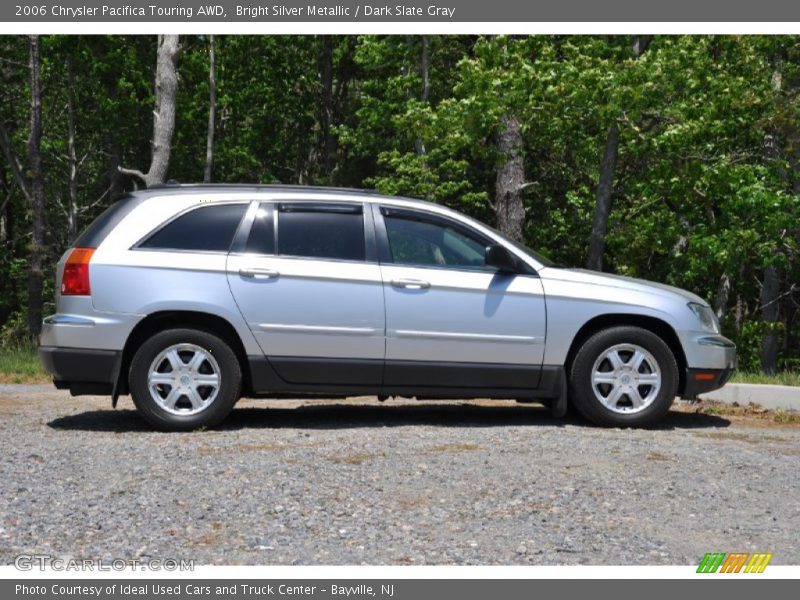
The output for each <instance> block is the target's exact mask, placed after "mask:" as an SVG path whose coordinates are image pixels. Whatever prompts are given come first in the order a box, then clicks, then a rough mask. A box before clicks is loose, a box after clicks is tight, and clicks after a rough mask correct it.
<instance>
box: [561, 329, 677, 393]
mask: <svg viewBox="0 0 800 600" xmlns="http://www.w3.org/2000/svg"><path fill="white" fill-rule="evenodd" d="M620 325H629V326H634V327H641V328H642V329H646V330H647V331H650V332H651V333H654V334H655V335H657V336H658V337H660V338H661V339H662V340H664V342H665V343H666V344H667V346H669V349H670V351H671V352H672V355H673V356H674V357H675V362H677V363H678V393H679V394H680V393H682V392H683V390H684V388H685V386H686V365H687V363H686V354H685V353H684V352H683V347H682V346H681V342H680V339H679V338H678V334H677V333H676V332H675V330H674V329H673V328H672V326H671V325H670V324H669V323H667V322H666V321H663V320H661V319H658V318H656V317H650V316H647V315H635V314H625V313H611V314H605V315H599V316H596V317H594V318H592V319H589V320H588V321H587V322H586V323H584V324H583V325H582V326H581V328H580V329H579V330H578V332H577V333H576V334H575V337H574V338H573V339H572V344H570V347H569V351H568V352H567V359H566V361H565V362H564V370H565V372H566V373H569V372H570V369H571V368H572V361H573V360H574V359H575V355H576V354H577V352H578V350H579V349H580V347H581V346H582V345H583V343H584V342H585V341H586V340H588V339H589V338H590V337H592V336H593V335H594V334H595V333H597V332H598V331H602V330H603V329H608V328H609V327H616V326H620Z"/></svg>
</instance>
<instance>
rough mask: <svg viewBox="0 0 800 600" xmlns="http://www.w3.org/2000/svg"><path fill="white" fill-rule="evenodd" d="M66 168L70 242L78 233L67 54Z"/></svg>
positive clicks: (71, 82) (72, 85) (71, 88)
mask: <svg viewBox="0 0 800 600" xmlns="http://www.w3.org/2000/svg"><path fill="white" fill-rule="evenodd" d="M67 166H68V169H69V185H68V188H69V199H68V202H67V239H69V241H70V242H71V241H72V240H74V239H75V237H76V236H77V232H78V155H77V152H76V150H75V81H74V74H73V65H72V56H71V55H69V54H68V55H67Z"/></svg>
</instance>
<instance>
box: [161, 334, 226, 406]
mask: <svg viewBox="0 0 800 600" xmlns="http://www.w3.org/2000/svg"><path fill="white" fill-rule="evenodd" d="M220 380H221V377H220V371H219V365H218V364H217V361H216V360H215V359H214V357H213V356H211V353H209V352H208V351H207V350H204V349H203V348H201V347H200V346H196V345H194V344H175V345H174V346H170V347H169V348H167V349H165V350H163V351H162V352H161V353H160V354H159V355H158V356H156V358H155V360H153V362H152V363H151V364H150V370H149V371H148V375H147V388H148V389H149V390H150V396H151V397H152V398H153V400H155V402H156V404H158V405H159V406H160V407H161V408H163V409H164V410H166V411H167V412H168V413H171V414H173V415H194V414H197V413H199V412H200V411H203V410H205V409H206V408H208V407H209V406H210V405H211V403H212V402H214V400H215V399H216V397H217V394H218V393H219V386H220Z"/></svg>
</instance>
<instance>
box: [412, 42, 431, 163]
mask: <svg viewBox="0 0 800 600" xmlns="http://www.w3.org/2000/svg"><path fill="white" fill-rule="evenodd" d="M419 63H420V64H419V71H420V77H421V78H422V92H421V94H420V100H422V102H425V103H427V102H428V99H429V97H430V93H431V84H430V39H429V38H428V36H427V35H423V36H422V56H421V57H420V61H419ZM414 149H415V150H416V152H417V155H419V156H423V155H424V154H425V142H424V141H423V140H422V137H417V140H416V142H415V143H414Z"/></svg>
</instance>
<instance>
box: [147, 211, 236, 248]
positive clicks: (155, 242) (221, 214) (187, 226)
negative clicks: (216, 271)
mask: <svg viewBox="0 0 800 600" xmlns="http://www.w3.org/2000/svg"><path fill="white" fill-rule="evenodd" d="M246 208H247V205H246V204H216V205H209V206H202V207H200V208H195V209H194V210H191V211H189V212H187V213H184V214H183V215H181V216H179V217H178V218H177V219H174V220H172V221H170V222H169V223H167V224H166V225H164V226H163V227H162V228H161V229H159V230H158V231H156V232H155V233H153V234H152V235H151V236H150V237H149V238H147V239H146V240H145V241H144V242H142V243H141V244H139V248H158V249H169V250H198V251H213V252H227V251H228V249H229V248H230V246H231V242H232V241H233V236H234V234H235V233H236V229H237V228H238V227H239V222H240V221H241V220H242V217H243V216H244V212H245V209H246Z"/></svg>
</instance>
